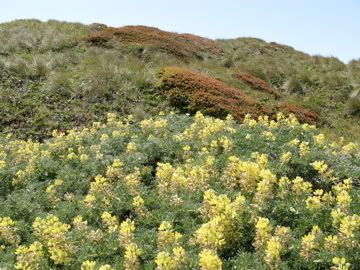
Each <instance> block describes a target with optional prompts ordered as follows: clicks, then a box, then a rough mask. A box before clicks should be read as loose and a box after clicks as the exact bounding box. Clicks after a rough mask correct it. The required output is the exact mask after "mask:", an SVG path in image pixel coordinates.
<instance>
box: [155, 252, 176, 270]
mask: <svg viewBox="0 0 360 270" xmlns="http://www.w3.org/2000/svg"><path fill="white" fill-rule="evenodd" d="M155 263H156V270H174V268H175V267H174V261H173V258H172V257H171V255H170V253H169V252H165V251H160V252H159V253H158V254H157V256H156V259H155Z"/></svg>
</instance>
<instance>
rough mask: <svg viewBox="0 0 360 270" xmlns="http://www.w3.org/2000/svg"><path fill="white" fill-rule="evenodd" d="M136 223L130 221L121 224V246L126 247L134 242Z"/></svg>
mask: <svg viewBox="0 0 360 270" xmlns="http://www.w3.org/2000/svg"><path fill="white" fill-rule="evenodd" d="M134 232H135V223H134V221H131V220H130V219H127V220H125V221H123V222H122V223H121V224H120V234H119V239H120V244H121V246H123V247H125V246H126V245H129V244H131V243H132V242H133V241H134Z"/></svg>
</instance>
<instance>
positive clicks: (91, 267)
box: [81, 260, 96, 270]
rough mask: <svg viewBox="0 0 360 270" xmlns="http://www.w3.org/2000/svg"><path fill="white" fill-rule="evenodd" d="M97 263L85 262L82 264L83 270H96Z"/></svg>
mask: <svg viewBox="0 0 360 270" xmlns="http://www.w3.org/2000/svg"><path fill="white" fill-rule="evenodd" d="M95 266H96V262H95V261H90V260H87V261H84V262H83V263H82V264H81V270H95Z"/></svg>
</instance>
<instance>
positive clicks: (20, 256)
mask: <svg viewBox="0 0 360 270" xmlns="http://www.w3.org/2000/svg"><path fill="white" fill-rule="evenodd" d="M15 254H16V263H15V269H19V270H29V269H40V265H41V262H42V260H43V257H44V253H43V245H42V244H41V243H40V242H34V243H32V244H31V245H30V246H29V247H26V246H19V247H18V248H17V249H16V251H15Z"/></svg>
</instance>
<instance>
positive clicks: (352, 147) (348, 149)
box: [342, 142, 358, 154]
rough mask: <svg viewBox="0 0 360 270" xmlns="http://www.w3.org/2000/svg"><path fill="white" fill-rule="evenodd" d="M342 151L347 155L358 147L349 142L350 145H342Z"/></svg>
mask: <svg viewBox="0 0 360 270" xmlns="http://www.w3.org/2000/svg"><path fill="white" fill-rule="evenodd" d="M342 150H343V151H344V152H345V153H347V154H349V153H351V152H353V151H354V150H358V145H357V144H356V143H353V142H351V143H348V144H346V145H344V146H343V147H342Z"/></svg>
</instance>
